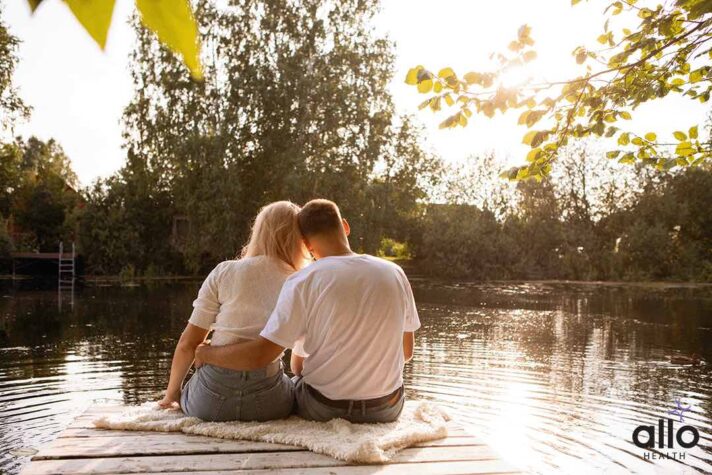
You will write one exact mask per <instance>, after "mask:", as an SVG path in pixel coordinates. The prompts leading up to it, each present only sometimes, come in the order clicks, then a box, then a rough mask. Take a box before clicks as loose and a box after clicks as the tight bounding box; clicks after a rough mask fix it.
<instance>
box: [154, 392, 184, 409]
mask: <svg viewBox="0 0 712 475" xmlns="http://www.w3.org/2000/svg"><path fill="white" fill-rule="evenodd" d="M158 405H159V406H161V407H162V408H163V409H177V408H179V407H180V391H179V392H178V393H172V392H170V393H169V392H166V395H165V396H163V399H161V400H160V401H158Z"/></svg>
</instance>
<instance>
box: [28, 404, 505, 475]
mask: <svg viewBox="0 0 712 475" xmlns="http://www.w3.org/2000/svg"><path fill="white" fill-rule="evenodd" d="M111 410H119V408H118V407H107V406H92V407H90V408H89V409H88V410H87V411H86V412H85V413H84V414H82V415H81V416H79V417H78V418H77V419H76V420H75V421H74V422H73V423H72V424H71V425H70V426H69V427H68V428H67V429H66V430H65V431H64V432H62V433H61V434H60V435H59V437H58V438H57V439H56V440H55V441H54V442H52V443H51V444H49V445H48V446H46V447H44V448H42V449H41V450H40V451H39V452H38V453H37V454H36V455H35V456H34V457H32V461H31V462H30V463H29V465H28V466H27V467H25V469H24V470H23V472H22V473H23V474H24V475H40V474H42V475H45V474H86V473H100V474H117V473H179V472H180V473H186V472H187V473H191V474H198V473H199V474H205V475H208V474H210V475H216V474H224V473H234V472H239V473H268V472H279V473H287V474H312V473H314V474H320V473H321V474H338V475H340V474H347V475H348V474H371V473H384V474H393V473H396V474H404V473H408V474H409V475H413V474H417V473H427V474H464V473H471V474H485V473H490V474H493V473H497V474H503V473H518V471H517V469H515V468H514V467H512V466H511V465H509V464H507V463H506V462H504V461H503V460H501V459H500V458H499V457H498V456H497V455H496V454H495V453H494V452H493V450H492V449H491V448H490V447H488V446H487V445H485V444H484V443H483V442H482V441H481V440H480V439H478V438H477V437H473V436H472V435H469V434H467V433H466V432H464V431H463V430H462V429H461V428H458V427H453V428H452V429H451V430H450V436H449V437H447V438H446V439H442V440H436V441H433V442H428V443H424V444H421V445H418V446H415V447H411V448H408V449H405V450H403V451H401V452H399V453H398V455H397V457H396V458H395V460H394V461H393V463H389V464H385V465H349V464H347V463H346V462H342V461H339V460H335V459H333V458H331V457H327V456H325V455H319V454H315V453H313V452H309V451H307V450H304V449H302V448H299V447H294V446H290V445H279V444H269V443H265V442H250V441H238V440H223V439H216V438H212V437H203V436H197V435H187V434H182V433H165V432H129V431H113V430H111V431H109V430H99V429H95V428H93V426H92V425H91V420H92V418H93V417H95V415H96V414H98V413H99V412H103V413H106V412H108V411H111Z"/></svg>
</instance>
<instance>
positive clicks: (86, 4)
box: [64, 0, 115, 49]
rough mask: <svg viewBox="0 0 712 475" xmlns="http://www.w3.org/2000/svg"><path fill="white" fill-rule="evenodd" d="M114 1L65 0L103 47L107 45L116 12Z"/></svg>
mask: <svg viewBox="0 0 712 475" xmlns="http://www.w3.org/2000/svg"><path fill="white" fill-rule="evenodd" d="M114 2H115V0H64V3H66V4H67V6H68V7H69V9H70V10H71V11H72V13H73V14H74V16H75V17H76V18H77V20H79V23H81V24H82V26H83V27H84V29H85V30H86V31H87V33H89V35H90V36H91V37H92V38H94V41H96V42H97V44H98V45H99V47H100V48H101V49H104V47H105V46H106V36H107V34H108V33H109V26H110V25H111V16H112V15H113V13H114Z"/></svg>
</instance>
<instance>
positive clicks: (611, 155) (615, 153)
mask: <svg viewBox="0 0 712 475" xmlns="http://www.w3.org/2000/svg"><path fill="white" fill-rule="evenodd" d="M620 153H621V151H620V150H612V151H610V152H606V157H607V158H616V157H617V156H618V155H620Z"/></svg>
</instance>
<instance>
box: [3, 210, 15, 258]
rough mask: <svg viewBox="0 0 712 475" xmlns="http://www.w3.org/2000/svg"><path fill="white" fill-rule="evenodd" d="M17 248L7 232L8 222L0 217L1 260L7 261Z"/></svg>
mask: <svg viewBox="0 0 712 475" xmlns="http://www.w3.org/2000/svg"><path fill="white" fill-rule="evenodd" d="M14 248H15V246H14V244H13V242H12V238H11V237H10V235H9V234H8V232H7V222H6V221H5V220H4V219H3V218H2V216H0V259H5V258H7V257H9V256H10V253H11V252H12V251H14V250H15V249H14Z"/></svg>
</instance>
